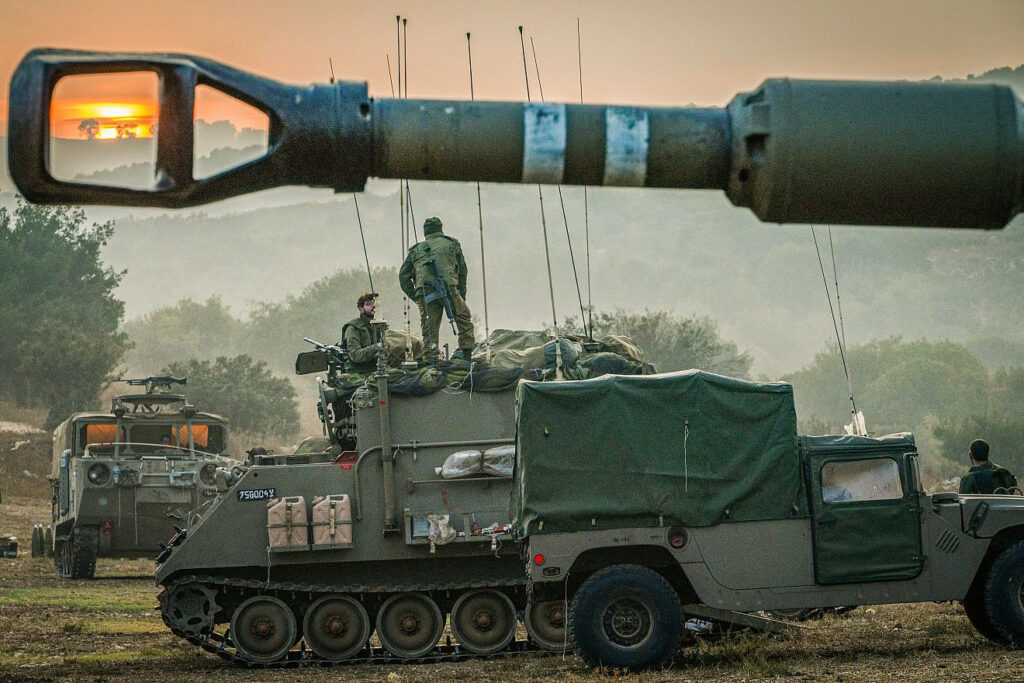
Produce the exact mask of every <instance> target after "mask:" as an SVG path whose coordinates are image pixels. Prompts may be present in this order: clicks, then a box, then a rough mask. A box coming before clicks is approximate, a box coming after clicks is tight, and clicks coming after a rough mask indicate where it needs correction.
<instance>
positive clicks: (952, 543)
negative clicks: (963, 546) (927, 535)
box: [935, 529, 960, 553]
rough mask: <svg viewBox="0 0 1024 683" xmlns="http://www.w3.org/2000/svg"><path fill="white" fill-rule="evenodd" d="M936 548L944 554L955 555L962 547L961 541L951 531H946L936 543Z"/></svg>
mask: <svg viewBox="0 0 1024 683" xmlns="http://www.w3.org/2000/svg"><path fill="white" fill-rule="evenodd" d="M935 547H936V548H938V549H939V550H941V551H942V552H944V553H955V552H956V550H957V548H959V547H960V539H959V538H958V537H957V535H956V534H954V533H953V532H952V531H950V530H949V529H945V530H943V532H942V535H941V536H939V539H938V540H937V541H935Z"/></svg>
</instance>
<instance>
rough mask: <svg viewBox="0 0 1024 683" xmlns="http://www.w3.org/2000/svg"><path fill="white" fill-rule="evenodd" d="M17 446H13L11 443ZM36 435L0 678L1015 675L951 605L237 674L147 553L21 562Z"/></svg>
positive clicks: (11, 525)
mask: <svg viewBox="0 0 1024 683" xmlns="http://www.w3.org/2000/svg"><path fill="white" fill-rule="evenodd" d="M17 442H23V443H21V444H20V445H18V446H16V447H15V444H16V443H17ZM49 457H50V455H49V435H48V434H41V435H40V434H28V435H26V434H14V433H9V432H0V493H2V496H3V498H2V502H0V533H14V534H16V535H17V536H19V538H20V540H21V541H22V546H21V552H20V554H19V556H18V558H17V559H0V634H2V635H0V643H2V646H0V681H9V680H10V681H14V680H18V681H21V680H61V681H62V680H97V681H99V680H103V681H142V680H147V681H148V680H160V681H194V680H196V679H197V677H203V678H207V677H216V678H217V679H218V680H222V679H223V680H228V679H230V680H239V681H242V680H245V681H250V680H255V681H262V680H274V681H291V680H300V679H301V680H314V681H315V680H327V679H331V680H339V679H340V680H359V681H387V682H388V683H395V682H397V681H409V682H413V681H423V682H424V683H436V682H437V681H482V682H485V683H486V682H491V681H495V682H496V681H507V680H530V681H544V680H552V681H553V680H559V681H561V680H568V681H597V680H601V679H604V678H606V677H611V676H615V677H617V678H623V679H628V680H631V681H644V682H653V681H685V680H701V681H735V680H776V679H777V680H783V679H785V680H814V681H818V680H827V681H893V680H895V681H931V680H938V679H953V680H965V679H971V680H992V681H996V680H998V681H1004V680H1019V679H1021V678H1022V677H1024V652H1017V651H1010V650H1006V649H1004V648H1001V647H997V646H994V645H992V644H990V643H989V642H988V641H986V640H985V639H984V638H982V637H981V636H980V635H978V634H977V633H976V632H975V631H974V629H973V628H972V627H971V625H970V624H969V623H968V621H967V618H966V616H964V612H963V608H962V607H960V605H958V604H955V603H942V604H931V603H928V604H920V605H883V606H877V607H862V608H859V609H857V610H855V611H853V612H850V613H848V614H846V615H841V616H837V617H827V618H825V619H823V620H821V621H815V622H809V623H808V624H806V626H805V628H800V629H795V630H793V631H792V632H789V633H786V634H783V635H777V636H769V635H762V634H749V633H748V634H734V635H731V636H728V637H719V638H713V639H699V640H696V641H693V642H691V643H690V644H688V645H687V646H686V647H685V648H683V649H682V650H680V652H679V654H678V655H677V657H676V658H675V660H674V662H673V664H672V666H671V668H669V669H668V670H666V671H661V672H654V673H646V674H635V675H630V674H627V673H626V672H621V671H610V670H605V671H591V670H590V669H588V668H587V667H586V666H585V665H584V664H583V663H582V662H581V661H580V660H579V659H578V658H577V657H574V656H572V655H566V656H562V655H557V654H556V655H546V654H530V655H520V656H515V657H511V656H510V657H505V658H498V659H492V660H477V661H469V662H458V663H440V664H416V665H404V666H402V665H353V666H344V667H337V668H330V669H322V668H316V667H311V668H302V669H284V670H251V669H245V668H239V667H235V666H233V665H231V664H229V663H226V662H223V661H222V660H220V659H218V658H216V657H214V656H213V655H210V654H207V653H205V652H202V651H200V650H198V649H197V648H194V647H192V646H191V645H189V644H187V643H186V642H184V641H181V640H179V639H178V638H176V637H175V636H173V635H171V633H170V632H169V631H168V630H167V629H166V627H165V626H164V625H163V623H162V622H161V620H160V617H159V614H158V613H157V611H156V610H155V609H154V608H155V606H156V588H155V586H154V585H153V581H152V576H153V568H154V565H153V563H152V561H150V560H131V561H126V560H104V559H101V560H99V562H98V565H97V578H96V579H95V580H93V581H71V580H65V579H60V578H57V577H56V576H55V575H54V573H53V565H52V561H51V560H48V559H43V558H31V557H29V542H28V541H29V538H30V536H31V529H32V524H33V523H35V522H46V521H47V520H48V519H49V514H50V508H49V500H48V494H47V489H46V474H47V472H48V468H49Z"/></svg>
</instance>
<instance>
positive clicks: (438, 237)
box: [398, 217, 475, 363]
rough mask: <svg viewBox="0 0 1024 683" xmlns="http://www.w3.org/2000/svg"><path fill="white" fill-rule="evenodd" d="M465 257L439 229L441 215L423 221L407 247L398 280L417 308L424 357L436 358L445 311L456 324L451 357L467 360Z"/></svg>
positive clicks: (469, 344) (470, 342) (469, 334)
mask: <svg viewBox="0 0 1024 683" xmlns="http://www.w3.org/2000/svg"><path fill="white" fill-rule="evenodd" d="M467 273H468V270H467V268H466V259H465V257H464V256H463V255H462V245H461V244H459V241H458V240H457V239H455V238H454V237H449V236H448V235H445V234H443V233H442V232H441V219H440V218H437V217H431V218H428V219H427V220H425V221H423V241H422V242H417V243H416V244H414V245H413V246H412V247H410V248H409V255H408V256H406V257H405V262H404V263H403V264H402V268H401V270H400V271H399V272H398V283H399V285H400V286H401V287H402V291H403V292H405V294H406V296H408V297H409V298H410V299H412V300H413V301H415V302H416V305H417V306H418V307H419V309H420V330H421V332H422V334H423V348H424V358H425V359H426V360H427V362H429V363H433V362H436V361H437V357H438V348H437V341H438V333H439V332H440V330H441V317H442V316H443V315H445V314H447V315H448V317H449V318H450V319H453V322H454V324H455V325H457V326H458V328H459V348H458V350H457V351H456V352H455V353H454V354H453V355H452V358H462V359H465V360H469V359H470V358H471V357H472V355H473V344H474V343H475V339H474V337H473V319H472V317H473V314H472V313H471V312H470V310H469V306H467V305H466V275H467Z"/></svg>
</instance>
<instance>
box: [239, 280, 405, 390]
mask: <svg viewBox="0 0 1024 683" xmlns="http://www.w3.org/2000/svg"><path fill="white" fill-rule="evenodd" d="M373 282H374V285H376V289H377V291H378V292H379V293H380V294H381V298H380V299H379V300H378V304H377V312H378V318H380V319H387V320H388V322H389V323H390V324H391V326H392V327H393V328H397V327H399V326H401V325H403V320H402V316H403V314H404V312H403V311H402V292H401V290H400V289H399V288H398V272H397V270H396V269H395V268H376V269H374V271H373ZM367 289H369V285H368V284H367V278H366V271H365V270H362V269H357V268H353V269H351V270H339V271H338V272H336V273H335V274H334V275H331V276H330V277H326V278H323V279H322V280H318V281H316V282H314V283H313V284H311V285H309V286H308V287H306V288H305V289H304V290H303V291H302V293H300V294H299V295H298V296H290V297H288V298H287V299H286V300H285V301H284V302H281V303H260V304H257V305H256V307H255V308H254V309H253V312H252V314H251V315H250V317H249V321H248V323H247V325H246V332H245V334H244V336H243V338H242V340H241V342H240V346H239V348H240V349H241V350H242V351H245V352H247V353H249V354H251V355H252V356H254V357H258V358H263V359H266V361H267V363H268V364H269V365H270V367H272V368H274V369H275V370H278V371H287V372H291V370H292V368H293V367H294V362H295V354H296V353H298V352H299V351H308V350H309V349H310V348H311V347H310V346H308V345H307V344H306V343H305V342H303V341H302V338H303V337H309V338H311V339H316V340H317V341H322V342H325V343H334V342H336V341H338V340H339V339H341V327H342V325H344V324H345V323H346V322H348V321H349V320H351V319H352V318H354V317H356V316H357V315H358V311H356V299H358V298H359V295H360V294H361V293H362V292H365V291H366V290H367ZM410 316H411V321H412V329H413V331H414V332H416V333H417V334H419V313H418V311H417V310H416V306H415V305H414V304H412V309H411V311H410ZM402 329H404V327H403V328H402Z"/></svg>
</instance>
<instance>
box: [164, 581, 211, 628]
mask: <svg viewBox="0 0 1024 683" xmlns="http://www.w3.org/2000/svg"><path fill="white" fill-rule="evenodd" d="M161 607H162V608H163V618H164V622H165V623H167V625H168V626H170V627H171V628H174V629H178V630H179V631H182V632H184V633H188V634H192V635H198V634H200V633H209V632H210V631H212V630H213V619H214V613H215V612H216V611H217V603H216V596H215V594H214V592H213V591H212V590H210V589H209V588H207V587H206V586H203V585H200V584H197V583H186V584H184V585H181V586H176V587H175V588H174V589H173V590H172V591H171V592H170V594H168V596H167V598H166V600H165V601H164V604H163V605H161Z"/></svg>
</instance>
